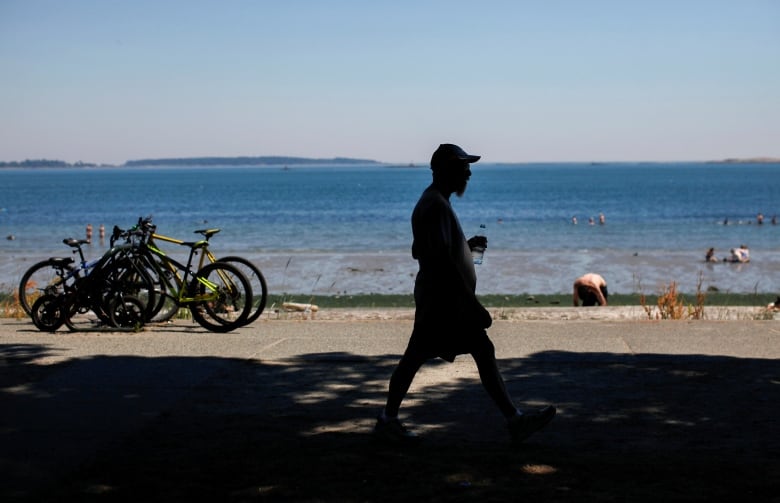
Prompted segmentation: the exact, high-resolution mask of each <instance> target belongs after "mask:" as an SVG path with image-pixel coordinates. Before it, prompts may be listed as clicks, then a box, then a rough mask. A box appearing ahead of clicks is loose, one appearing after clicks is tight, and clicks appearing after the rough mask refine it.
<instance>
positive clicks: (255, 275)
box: [142, 220, 268, 324]
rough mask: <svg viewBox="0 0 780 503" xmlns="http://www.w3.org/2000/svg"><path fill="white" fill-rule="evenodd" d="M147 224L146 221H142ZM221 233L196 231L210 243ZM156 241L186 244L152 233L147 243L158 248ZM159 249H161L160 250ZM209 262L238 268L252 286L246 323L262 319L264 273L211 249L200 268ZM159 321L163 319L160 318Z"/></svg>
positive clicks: (266, 293) (264, 301)
mask: <svg viewBox="0 0 780 503" xmlns="http://www.w3.org/2000/svg"><path fill="white" fill-rule="evenodd" d="M143 222H146V221H145V220H144V221H142V225H143ZM150 223H151V222H147V224H150ZM219 231H220V229H199V230H196V231H194V232H195V234H201V235H202V236H203V237H204V238H205V240H206V241H209V238H211V236H213V235H215V234H217V233H218V232H219ZM155 239H159V240H160V241H165V242H168V243H173V244H176V245H182V244H184V241H183V240H181V239H176V238H172V237H169V236H165V235H163V234H158V233H157V232H152V233H151V235H150V236H149V239H148V240H147V243H148V245H149V246H154V247H155V248H157V245H156V243H155V241H154V240H155ZM158 249H159V248H158ZM206 260H208V263H210V264H213V263H215V262H225V263H228V264H230V265H232V266H234V267H236V268H237V269H238V270H239V271H241V273H242V274H243V275H244V276H245V277H246V278H247V279H248V280H249V283H250V284H251V286H252V294H253V297H252V307H251V309H250V313H249V316H248V317H247V320H246V323H247V324H249V323H252V322H253V321H255V320H257V318H259V317H260V315H261V314H262V312H263V310H264V309H265V306H266V302H267V301H268V286H267V284H266V281H265V277H264V276H263V273H262V272H260V269H258V268H257V266H255V265H254V264H253V263H252V262H250V261H249V260H247V259H245V258H243V257H237V256H228V257H221V258H219V259H218V258H217V257H216V256H215V255H214V254H213V253H212V252H211V249H210V248H209V247H205V248H203V253H202V254H201V257H200V261H199V263H198V268H199V269H200V268H201V267H203V266H204V264H205V261H206ZM173 314H174V312H171V311H170V310H168V311H167V312H164V315H167V316H169V317H170V316H173ZM157 319H162V317H158V318H157Z"/></svg>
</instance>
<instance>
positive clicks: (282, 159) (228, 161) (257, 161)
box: [0, 156, 382, 168]
mask: <svg viewBox="0 0 780 503" xmlns="http://www.w3.org/2000/svg"><path fill="white" fill-rule="evenodd" d="M357 164H360V165H366V164H376V165H381V164H382V163H380V162H379V161H374V160H371V159H353V158H350V157H333V158H330V159H313V158H308V157H289V156H259V157H182V158H163V159H137V160H131V161H127V162H125V163H124V164H122V165H120V166H115V165H111V164H94V163H88V162H82V161H78V162H75V163H69V162H65V161H59V160H51V159H25V160H24V161H0V168H98V167H140V166H147V167H148V166H167V167H176V166H344V165H347V166H348V165H357Z"/></svg>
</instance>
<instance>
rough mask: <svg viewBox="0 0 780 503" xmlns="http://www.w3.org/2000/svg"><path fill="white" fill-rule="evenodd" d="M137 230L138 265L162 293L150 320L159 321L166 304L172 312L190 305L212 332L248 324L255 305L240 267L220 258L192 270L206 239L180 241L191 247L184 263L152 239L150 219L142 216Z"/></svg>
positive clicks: (195, 315)
mask: <svg viewBox="0 0 780 503" xmlns="http://www.w3.org/2000/svg"><path fill="white" fill-rule="evenodd" d="M134 230H137V231H138V232H139V233H140V234H141V237H140V239H139V241H138V249H139V254H138V256H137V257H136V260H137V265H138V267H141V268H143V269H144V270H146V271H147V273H149V274H150V276H152V280H153V282H154V287H155V293H156V294H157V295H159V296H160V298H159V300H157V302H156V304H155V306H154V308H153V309H152V313H151V316H150V318H149V320H150V321H159V320H160V317H159V316H158V315H159V313H160V311H161V310H162V309H163V307H165V306H171V308H172V312H173V313H175V312H176V311H178V309H179V308H182V307H186V308H188V309H189V310H190V312H191V313H192V318H193V319H194V320H195V321H196V322H197V323H198V324H200V325H201V326H202V327H204V328H206V329H208V330H210V331H212V332H229V331H231V330H234V329H236V328H238V327H241V326H243V325H245V324H246V323H247V318H248V316H249V314H250V310H251V308H252V303H251V299H252V286H251V284H250V283H249V280H247V279H246V277H245V276H244V275H243V274H242V273H241V271H240V270H238V269H237V268H236V267H234V266H233V265H231V264H229V263H226V262H220V261H216V262H214V263H210V264H205V265H203V266H202V267H200V264H199V266H198V268H197V270H196V271H194V272H193V270H192V269H193V264H194V263H195V260H194V259H195V256H196V255H197V254H198V253H199V252H203V253H204V254H205V253H207V251H208V246H209V243H208V241H207V240H200V241H196V242H181V245H182V246H186V247H188V248H189V257H188V259H187V263H186V264H183V263H181V262H179V261H177V260H175V259H173V258H171V257H169V256H168V255H166V254H165V252H163V251H162V250H160V249H159V248H157V247H156V246H154V244H153V243H150V242H149V241H150V238H151V236H152V234H153V233H154V230H155V226H154V225H153V224H152V223H151V221H150V220H149V219H139V223H138V225H137V226H136V227H135V228H134ZM200 263H202V258H201V261H200ZM247 299H249V302H248V301H247ZM167 315H168V313H165V317H166V318H167V319H169V318H170V316H167ZM171 316H172V314H171Z"/></svg>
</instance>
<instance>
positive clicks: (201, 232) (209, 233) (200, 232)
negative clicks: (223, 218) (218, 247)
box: [195, 229, 220, 239]
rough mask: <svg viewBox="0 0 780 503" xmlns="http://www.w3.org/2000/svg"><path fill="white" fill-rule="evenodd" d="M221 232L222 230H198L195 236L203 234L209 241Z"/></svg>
mask: <svg viewBox="0 0 780 503" xmlns="http://www.w3.org/2000/svg"><path fill="white" fill-rule="evenodd" d="M219 231H220V229H198V230H196V231H195V234H203V236H204V237H205V238H206V239H208V238H210V237H211V236H213V235H214V234H216V233H218V232H219Z"/></svg>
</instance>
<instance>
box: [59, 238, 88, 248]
mask: <svg viewBox="0 0 780 503" xmlns="http://www.w3.org/2000/svg"><path fill="white" fill-rule="evenodd" d="M62 242H63V243H65V244H66V245H68V246H71V247H73V248H77V247H79V246H81V245H88V244H89V243H90V241H89V240H87V239H74V238H65V239H63V240H62Z"/></svg>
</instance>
